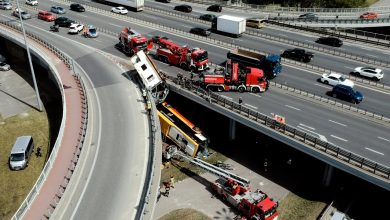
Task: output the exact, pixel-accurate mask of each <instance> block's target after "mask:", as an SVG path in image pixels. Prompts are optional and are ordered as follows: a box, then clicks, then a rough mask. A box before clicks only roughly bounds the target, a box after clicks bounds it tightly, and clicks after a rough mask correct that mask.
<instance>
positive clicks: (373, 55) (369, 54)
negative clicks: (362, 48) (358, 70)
mask: <svg viewBox="0 0 390 220" xmlns="http://www.w3.org/2000/svg"><path fill="white" fill-rule="evenodd" d="M367 56H369V57H375V58H377V57H378V56H375V55H371V54H367Z"/></svg>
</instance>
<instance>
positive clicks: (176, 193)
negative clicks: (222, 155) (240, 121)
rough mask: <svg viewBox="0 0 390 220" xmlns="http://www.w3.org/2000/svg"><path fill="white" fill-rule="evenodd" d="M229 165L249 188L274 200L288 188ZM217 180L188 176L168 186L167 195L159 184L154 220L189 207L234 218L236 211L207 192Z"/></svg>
mask: <svg viewBox="0 0 390 220" xmlns="http://www.w3.org/2000/svg"><path fill="white" fill-rule="evenodd" d="M226 163H227V164H231V165H232V167H233V168H234V170H232V172H233V173H235V174H238V175H240V176H242V177H245V178H247V179H249V180H250V181H251V189H252V190H255V189H261V190H263V191H264V192H266V193H267V194H268V195H269V196H270V197H272V198H274V200H275V201H280V200H282V199H283V198H284V197H285V196H286V195H287V194H288V190H286V189H284V188H283V187H281V186H279V185H277V184H275V183H273V182H271V181H269V180H268V179H266V178H264V177H262V176H260V175H259V174H257V173H255V172H253V171H251V170H248V169H247V168H246V167H244V166H242V165H240V164H238V163H236V162H235V161H233V160H230V159H229V160H227V161H226ZM216 179H217V177H216V176H214V175H212V174H210V173H204V174H202V175H201V176H195V177H193V178H187V179H185V180H183V181H180V182H177V183H175V188H171V189H170V192H169V197H166V196H164V191H165V190H164V187H161V192H162V196H161V198H160V200H159V202H158V203H157V205H156V209H155V214H154V219H159V218H161V217H162V216H164V215H166V214H168V213H170V212H172V211H174V210H176V209H181V208H192V209H195V210H198V211H200V212H202V213H204V214H205V215H207V216H209V217H210V218H211V219H233V218H234V217H235V216H236V215H237V214H238V213H236V210H235V209H233V208H232V207H231V206H229V205H228V204H225V203H223V202H222V200H221V199H220V198H219V197H214V196H213V194H212V193H211V191H210V187H209V186H210V184H211V183H212V182H214V181H215V180H216Z"/></svg>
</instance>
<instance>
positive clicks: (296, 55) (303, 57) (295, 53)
mask: <svg viewBox="0 0 390 220" xmlns="http://www.w3.org/2000/svg"><path fill="white" fill-rule="evenodd" d="M280 56H281V57H284V58H289V59H293V60H298V61H301V62H306V63H308V62H310V61H311V59H312V58H313V56H314V54H313V53H311V52H306V50H304V49H300V48H294V49H287V50H285V51H284V52H283V53H282V54H281V55H280Z"/></svg>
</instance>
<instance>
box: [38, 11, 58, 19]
mask: <svg viewBox="0 0 390 220" xmlns="http://www.w3.org/2000/svg"><path fill="white" fill-rule="evenodd" d="M38 19H41V20H44V21H54V20H55V19H56V17H55V16H54V15H53V14H52V13H50V12H47V11H39V12H38Z"/></svg>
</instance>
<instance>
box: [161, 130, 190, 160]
mask: <svg viewBox="0 0 390 220" xmlns="http://www.w3.org/2000/svg"><path fill="white" fill-rule="evenodd" d="M168 136H169V137H170V138H171V139H172V140H173V141H174V142H175V143H176V144H177V145H178V146H179V147H180V148H182V149H183V150H184V151H185V152H186V153H187V154H188V155H193V154H194V148H195V147H194V144H193V143H192V140H188V139H187V138H186V137H185V136H184V135H183V134H181V132H180V131H179V130H177V129H176V128H175V127H171V128H170V129H169V134H168Z"/></svg>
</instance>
